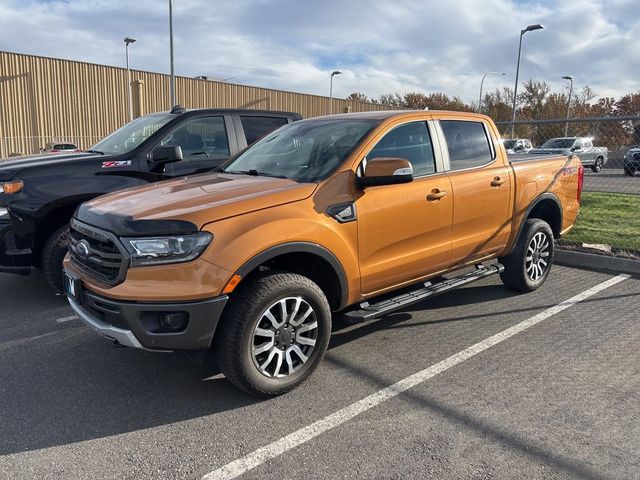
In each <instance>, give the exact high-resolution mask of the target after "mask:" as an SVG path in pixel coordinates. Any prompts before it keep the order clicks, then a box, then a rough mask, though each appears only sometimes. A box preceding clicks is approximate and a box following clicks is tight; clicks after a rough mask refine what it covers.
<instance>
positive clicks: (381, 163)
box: [358, 157, 413, 188]
mask: <svg viewBox="0 0 640 480" xmlns="http://www.w3.org/2000/svg"><path fill="white" fill-rule="evenodd" d="M412 180H413V167H412V166H411V162H409V160H406V159H404V158H389V157H378V158H374V159H373V160H369V161H367V163H366V165H365V168H364V175H363V176H362V177H358V186H359V187H360V188H366V187H373V186H380V185H395V184H398V183H409V182H411V181H412Z"/></svg>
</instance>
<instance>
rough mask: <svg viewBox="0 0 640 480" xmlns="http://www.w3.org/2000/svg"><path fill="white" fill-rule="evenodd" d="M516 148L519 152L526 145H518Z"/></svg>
mask: <svg viewBox="0 0 640 480" xmlns="http://www.w3.org/2000/svg"><path fill="white" fill-rule="evenodd" d="M515 150H516V152H519V151H520V150H524V146H523V145H518V146H517V147H516V148H515Z"/></svg>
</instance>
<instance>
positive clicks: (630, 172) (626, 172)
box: [624, 167, 635, 177]
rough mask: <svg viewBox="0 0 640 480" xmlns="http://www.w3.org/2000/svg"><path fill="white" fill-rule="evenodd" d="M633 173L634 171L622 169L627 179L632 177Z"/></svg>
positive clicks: (626, 168) (627, 168)
mask: <svg viewBox="0 0 640 480" xmlns="http://www.w3.org/2000/svg"><path fill="white" fill-rule="evenodd" d="M634 173H635V172H634V170H633V169H632V168H629V167H624V174H625V175H626V176H627V177H633V174H634Z"/></svg>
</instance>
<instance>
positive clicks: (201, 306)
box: [68, 290, 228, 351]
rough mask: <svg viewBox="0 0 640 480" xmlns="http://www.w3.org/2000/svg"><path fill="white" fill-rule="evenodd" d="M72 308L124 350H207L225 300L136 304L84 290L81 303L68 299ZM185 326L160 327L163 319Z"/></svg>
mask: <svg viewBox="0 0 640 480" xmlns="http://www.w3.org/2000/svg"><path fill="white" fill-rule="evenodd" d="M68 300H69V304H70V305H71V308H72V309H73V310H74V311H75V312H76V313H77V314H78V316H79V317H80V318H81V319H82V320H83V321H84V322H85V323H86V324H87V325H88V326H89V327H91V328H92V329H93V330H95V331H96V332H97V333H99V334H100V335H103V336H105V337H108V338H110V339H112V340H116V341H117V342H118V343H120V344H122V345H125V346H127V347H133V348H141V349H145V350H164V351H167V350H199V349H203V348H208V347H209V346H210V345H211V341H212V340H213V335H214V333H215V331H216V327H217V326H218V321H219V320H220V316H221V315H222V311H223V309H224V306H225V304H226V303H227V300H228V297H227V296H220V297H214V298H211V299H207V300H201V301H196V302H184V303H137V302H124V301H118V300H112V299H108V298H105V297H102V296H100V295H96V294H95V293H93V292H90V291H88V290H84V291H83V292H82V294H81V301H80V302H78V301H76V300H75V299H73V298H68ZM167 314H169V315H179V316H180V318H182V319H183V320H185V322H183V323H181V324H179V325H178V328H177V329H175V330H173V331H172V329H171V327H167V326H163V323H162V322H163V318H165V315H167Z"/></svg>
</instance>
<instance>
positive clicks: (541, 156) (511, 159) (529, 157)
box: [507, 153, 566, 163]
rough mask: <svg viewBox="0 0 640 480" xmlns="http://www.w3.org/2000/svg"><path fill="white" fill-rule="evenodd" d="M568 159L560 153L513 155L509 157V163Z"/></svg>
mask: <svg viewBox="0 0 640 480" xmlns="http://www.w3.org/2000/svg"><path fill="white" fill-rule="evenodd" d="M558 157H566V155H561V154H559V153H538V154H536V153H512V154H509V155H507V158H508V159H509V163H520V162H530V161H532V160H549V159H550V158H558Z"/></svg>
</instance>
